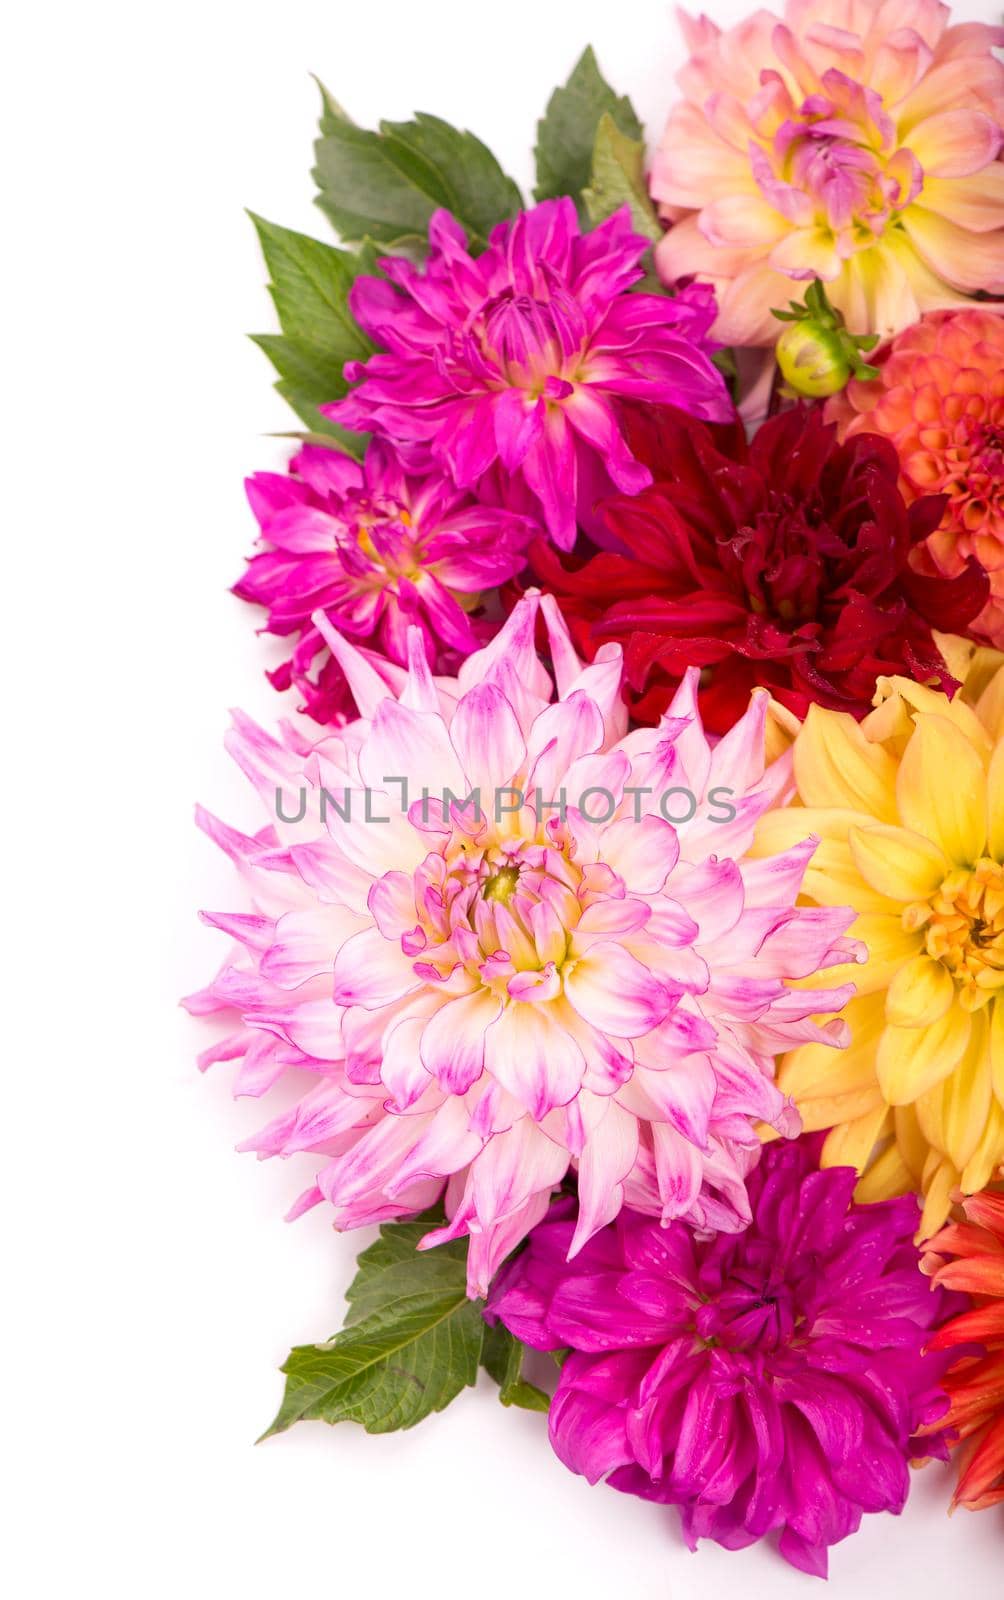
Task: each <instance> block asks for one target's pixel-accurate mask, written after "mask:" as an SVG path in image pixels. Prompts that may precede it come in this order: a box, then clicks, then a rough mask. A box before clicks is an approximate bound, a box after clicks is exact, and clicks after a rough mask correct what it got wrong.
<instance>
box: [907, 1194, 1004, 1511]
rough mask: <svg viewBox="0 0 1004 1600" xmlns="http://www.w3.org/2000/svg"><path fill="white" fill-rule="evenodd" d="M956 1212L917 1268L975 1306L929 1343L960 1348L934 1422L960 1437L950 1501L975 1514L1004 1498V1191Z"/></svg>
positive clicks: (976, 1197) (967, 1202) (974, 1198)
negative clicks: (942, 1409) (943, 1406)
mask: <svg viewBox="0 0 1004 1600" xmlns="http://www.w3.org/2000/svg"><path fill="white" fill-rule="evenodd" d="M962 1209H963V1211H964V1212H965V1218H966V1220H965V1221H964V1222H950V1223H948V1225H947V1227H944V1228H942V1230H941V1232H940V1233H937V1234H935V1236H934V1238H933V1239H932V1240H931V1241H930V1244H929V1246H928V1250H929V1254H928V1255H927V1256H926V1257H925V1261H924V1266H925V1270H927V1271H928V1272H930V1274H931V1276H932V1277H933V1279H934V1281H935V1283H938V1284H940V1285H941V1286H942V1288H945V1289H961V1290H962V1291H963V1292H964V1293H966V1294H969V1295H971V1296H972V1297H973V1301H974V1306H973V1309H972V1310H971V1311H964V1312H963V1313H962V1315H961V1316H958V1317H953V1318H952V1320H951V1322H946V1324H945V1326H944V1327H943V1328H940V1329H939V1331H938V1332H937V1333H936V1334H935V1336H934V1338H933V1339H932V1340H931V1343H930V1345H929V1346H928V1348H929V1349H930V1350H952V1349H955V1348H957V1347H961V1356H960V1360H959V1362H958V1364H957V1365H956V1366H955V1367H954V1368H953V1369H952V1370H951V1371H950V1372H949V1374H948V1376H947V1378H946V1379H945V1388H946V1389H947V1391H948V1396H949V1400H950V1402H951V1408H950V1410H949V1411H948V1413H947V1415H946V1416H944V1417H941V1418H940V1419H939V1423H938V1426H939V1427H945V1426H948V1427H952V1428H955V1429H957V1430H958V1434H959V1439H960V1450H959V1481H958V1484H957V1486H956V1490H955V1498H954V1500H953V1502H952V1503H953V1505H963V1506H968V1508H969V1510H970V1511H980V1510H982V1508H983V1507H984V1506H993V1505H997V1504H999V1503H1000V1502H1001V1501H1004V1194H978V1195H970V1197H969V1198H968V1199H966V1200H963V1202H962ZM981 1351H982V1353H980V1352H981Z"/></svg>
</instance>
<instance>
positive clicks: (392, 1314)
mask: <svg viewBox="0 0 1004 1600" xmlns="http://www.w3.org/2000/svg"><path fill="white" fill-rule="evenodd" d="M427 1231H428V1224H427V1222H425V1221H423V1222H412V1223H385V1224H384V1225H383V1227H382V1228H381V1229H380V1237H379V1239H378V1240H377V1241H376V1243H375V1244H372V1245H370V1247H369V1248H368V1249H367V1250H364V1251H363V1253H362V1255H361V1256H360V1257H359V1261H358V1263H357V1272H356V1276H355V1278H354V1280H353V1282H352V1285H351V1287H350V1288H349V1291H348V1296H347V1298H348V1300H349V1302H350V1310H349V1313H348V1317H347V1319H346V1325H345V1327H344V1328H343V1329H342V1331H341V1332H340V1333H338V1334H336V1335H335V1337H334V1338H333V1339H332V1340H330V1341H329V1342H328V1343H327V1344H323V1345H301V1346H299V1347H298V1348H297V1349H295V1350H293V1351H292V1352H291V1353H290V1356H289V1359H288V1361H287V1362H286V1363H285V1365H284V1367H283V1369H282V1370H283V1372H284V1373H285V1374H286V1392H285V1394H284V1396H283V1401H282V1405H281V1406H280V1408H279V1412H278V1415H277V1416H276V1418H275V1421H274V1422H273V1423H272V1425H271V1427H270V1428H269V1429H268V1431H267V1433H266V1434H264V1435H263V1437H264V1438H268V1437H269V1435H271V1434H273V1433H281V1432H283V1431H284V1430H285V1429H286V1428H288V1427H290V1426H291V1425H292V1424H293V1423H294V1422H299V1421H301V1420H319V1421H323V1422H331V1423H335V1422H358V1423H360V1424H361V1425H362V1426H363V1427H364V1428H365V1429H366V1431H367V1432H368V1433H390V1432H392V1431H393V1430H395V1429H397V1428H411V1427H414V1425H415V1423H417V1422H421V1420H422V1419H423V1417H427V1416H429V1415H430V1413H431V1412H433V1411H441V1410H442V1409H443V1407H444V1406H446V1405H448V1404H449V1402H450V1401H451V1400H453V1399H454V1398H455V1397H456V1395H458V1394H459V1393H460V1391H461V1389H463V1388H465V1387H467V1386H469V1385H471V1384H473V1383H474V1382H476V1380H477V1375H478V1364H479V1361H480V1359H481V1349H482V1342H483V1338H484V1329H485V1324H484V1321H483V1319H482V1314H481V1305H480V1303H479V1302H477V1301H473V1300H469V1299H468V1298H467V1268H466V1257H467V1242H466V1240H462V1241H458V1242H456V1243H451V1244H446V1245H441V1246H439V1247H438V1248H437V1249H435V1250H431V1251H426V1252H422V1253H419V1252H418V1251H417V1250H416V1248H415V1246H416V1244H417V1242H418V1240H419V1239H420V1238H421V1237H422V1235H423V1233H426V1232H427Z"/></svg>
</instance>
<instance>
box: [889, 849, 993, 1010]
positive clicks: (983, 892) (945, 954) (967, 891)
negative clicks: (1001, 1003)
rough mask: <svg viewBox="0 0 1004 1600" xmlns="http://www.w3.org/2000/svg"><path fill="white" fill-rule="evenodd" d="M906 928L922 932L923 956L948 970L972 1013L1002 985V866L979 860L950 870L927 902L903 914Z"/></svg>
mask: <svg viewBox="0 0 1004 1600" xmlns="http://www.w3.org/2000/svg"><path fill="white" fill-rule="evenodd" d="M903 926H904V928H905V929H906V930H907V932H911V933H915V932H917V931H918V930H919V929H921V928H923V930H924V944H925V948H926V950H927V953H928V955H929V956H931V957H933V959H934V960H935V961H940V963H941V965H942V966H943V967H946V968H947V970H948V971H949V972H950V973H951V975H952V977H953V978H954V980H955V983H956V985H957V987H958V990H959V996H958V998H959V1003H960V1004H961V1005H962V1006H963V1007H964V1008H965V1009H966V1010H967V1011H977V1010H979V1008H980V1007H981V1006H984V1005H986V1003H987V1001H988V1000H991V999H992V998H993V996H994V994H995V993H996V992H997V991H998V990H999V989H1001V988H1004V866H1001V864H1000V863H999V862H997V861H991V860H988V859H986V858H984V859H983V860H982V861H978V862H977V864H976V866H975V867H974V868H973V869H972V871H971V872H970V871H966V870H964V869H963V870H960V871H958V872H953V873H951V874H950V875H949V876H948V877H947V878H946V879H945V881H944V883H943V884H942V885H941V888H940V889H939V890H938V892H937V894H935V895H933V896H932V897H931V899H930V900H929V901H916V902H915V903H914V904H913V905H909V906H907V908H906V910H905V911H904V913H903Z"/></svg>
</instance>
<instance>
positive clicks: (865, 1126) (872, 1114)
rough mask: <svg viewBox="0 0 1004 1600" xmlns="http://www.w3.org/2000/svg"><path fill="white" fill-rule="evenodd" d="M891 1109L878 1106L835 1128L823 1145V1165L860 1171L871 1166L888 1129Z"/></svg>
mask: <svg viewBox="0 0 1004 1600" xmlns="http://www.w3.org/2000/svg"><path fill="white" fill-rule="evenodd" d="M889 1123H890V1117H889V1109H888V1107H887V1106H886V1105H878V1106H874V1107H873V1108H872V1109H871V1110H870V1111H867V1112H865V1114H864V1115H863V1116H860V1117H856V1118H855V1119H854V1120H853V1122H845V1123H844V1124H843V1125H842V1126H841V1127H839V1128H833V1129H832V1130H831V1131H830V1133H829V1134H828V1135H827V1137H826V1140H825V1143H824V1145H823V1157H824V1159H823V1165H824V1166H827V1167H853V1168H854V1169H855V1171H857V1172H860V1171H861V1170H862V1168H863V1167H864V1166H866V1165H867V1163H868V1160H869V1158H870V1156H871V1153H872V1151H873V1150H874V1148H875V1146H876V1144H877V1143H878V1141H879V1140H880V1139H881V1137H882V1135H883V1134H884V1133H886V1132H887V1131H888V1127H889Z"/></svg>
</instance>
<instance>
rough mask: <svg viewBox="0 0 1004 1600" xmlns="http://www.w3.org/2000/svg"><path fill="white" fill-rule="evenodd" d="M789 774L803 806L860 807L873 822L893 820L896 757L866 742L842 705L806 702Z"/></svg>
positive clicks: (894, 812)
mask: <svg viewBox="0 0 1004 1600" xmlns="http://www.w3.org/2000/svg"><path fill="white" fill-rule="evenodd" d="M795 779H796V782H797V783H798V792H799V795H800V797H801V799H802V800H803V801H804V802H805V804H806V805H807V806H837V807H842V808H844V809H846V810H851V811H863V812H865V813H866V815H867V816H869V817H874V818H876V819H877V820H878V821H879V822H896V821H898V817H897V813H896V763H895V761H894V760H893V759H892V756H890V755H889V754H888V752H887V751H885V750H883V748H882V746H881V745H880V744H870V743H869V742H868V740H867V739H866V738H865V735H864V734H863V733H862V731H861V729H860V728H859V727H858V724H857V723H856V722H855V720H854V718H853V717H852V716H850V715H849V714H848V713H847V712H846V711H824V710H823V709H822V708H821V707H820V706H817V705H813V706H810V707H809V714H808V716H807V717H806V719H805V724H804V726H803V728H802V731H801V733H800V734H799V736H798V738H797V739H796V741H795Z"/></svg>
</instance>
